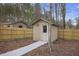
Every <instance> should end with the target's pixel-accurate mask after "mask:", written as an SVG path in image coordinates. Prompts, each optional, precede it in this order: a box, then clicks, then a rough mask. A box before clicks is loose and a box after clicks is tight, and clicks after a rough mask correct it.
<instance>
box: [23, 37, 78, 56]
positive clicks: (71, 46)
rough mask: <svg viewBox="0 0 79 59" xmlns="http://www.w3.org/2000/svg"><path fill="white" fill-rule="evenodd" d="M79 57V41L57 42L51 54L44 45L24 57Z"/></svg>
mask: <svg viewBox="0 0 79 59" xmlns="http://www.w3.org/2000/svg"><path fill="white" fill-rule="evenodd" d="M50 55H52V56H79V40H78V41H77V40H61V39H59V40H57V41H55V42H54V43H53V45H52V52H51V54H50V52H49V48H48V45H47V44H46V45H43V46H41V47H39V48H37V49H35V50H32V51H31V52H29V53H27V54H25V55H24V56H50Z"/></svg>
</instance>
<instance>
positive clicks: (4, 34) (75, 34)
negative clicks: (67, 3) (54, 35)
mask: <svg viewBox="0 0 79 59" xmlns="http://www.w3.org/2000/svg"><path fill="white" fill-rule="evenodd" d="M32 37H33V34H32V29H26V28H0V41H5V40H15V39H24V38H27V39H29V38H31V39H32ZM58 38H63V39H67V40H73V39H75V40H79V30H78V29H65V30H61V29H60V30H58Z"/></svg>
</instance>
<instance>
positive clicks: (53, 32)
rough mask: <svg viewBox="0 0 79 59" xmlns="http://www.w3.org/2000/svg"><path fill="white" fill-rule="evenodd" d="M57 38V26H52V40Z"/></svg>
mask: <svg viewBox="0 0 79 59" xmlns="http://www.w3.org/2000/svg"><path fill="white" fill-rule="evenodd" d="M56 39H57V27H54V26H52V28H51V40H52V41H55V40H56Z"/></svg>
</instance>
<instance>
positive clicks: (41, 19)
mask: <svg viewBox="0 0 79 59" xmlns="http://www.w3.org/2000/svg"><path fill="white" fill-rule="evenodd" d="M40 21H44V22H46V23H49V24H52V23H51V22H50V21H48V20H45V19H43V18H40V19H38V20H36V21H34V22H33V23H32V25H34V24H36V23H38V22H40Z"/></svg>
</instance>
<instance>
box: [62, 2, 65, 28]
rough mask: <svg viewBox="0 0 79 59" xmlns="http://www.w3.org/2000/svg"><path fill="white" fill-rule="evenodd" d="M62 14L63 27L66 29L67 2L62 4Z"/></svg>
mask: <svg viewBox="0 0 79 59" xmlns="http://www.w3.org/2000/svg"><path fill="white" fill-rule="evenodd" d="M61 15H62V19H63V29H65V16H66V7H65V3H62V4H61Z"/></svg>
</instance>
